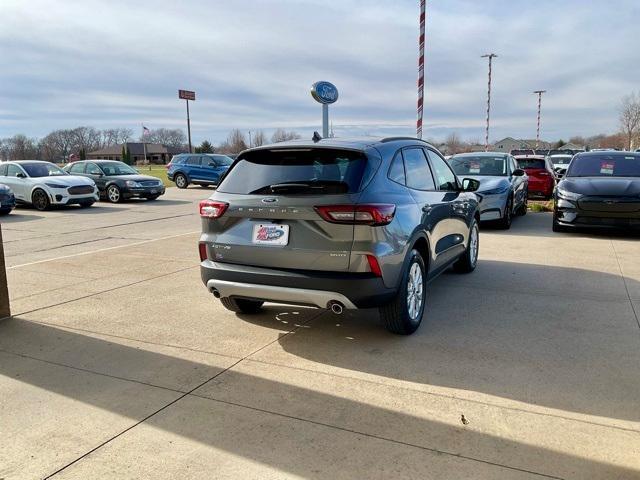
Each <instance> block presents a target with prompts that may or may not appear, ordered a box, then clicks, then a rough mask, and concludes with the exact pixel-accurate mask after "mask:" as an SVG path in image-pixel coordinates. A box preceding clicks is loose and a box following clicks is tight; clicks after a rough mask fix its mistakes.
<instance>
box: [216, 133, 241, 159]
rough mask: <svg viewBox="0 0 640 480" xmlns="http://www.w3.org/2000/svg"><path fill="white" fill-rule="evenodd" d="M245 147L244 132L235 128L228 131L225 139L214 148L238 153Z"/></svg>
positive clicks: (223, 151)
mask: <svg viewBox="0 0 640 480" xmlns="http://www.w3.org/2000/svg"><path fill="white" fill-rule="evenodd" d="M247 148H248V145H247V139H246V138H245V136H244V133H242V132H241V131H240V130H238V129H237V128H236V129H234V130H231V132H229V135H228V136H227V139H226V140H225V141H224V142H222V143H221V144H220V146H219V147H218V148H217V149H216V150H217V151H219V152H220V153H239V152H241V151H242V150H246V149H247Z"/></svg>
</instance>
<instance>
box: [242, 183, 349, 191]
mask: <svg viewBox="0 0 640 480" xmlns="http://www.w3.org/2000/svg"><path fill="white" fill-rule="evenodd" d="M348 191H349V185H347V184H346V183H345V182H340V181H333V180H317V181H311V182H286V183H274V184H272V185H267V186H265V187H262V188H259V189H257V190H254V191H253V192H251V193H253V194H269V193H313V192H322V193H347V192H348Z"/></svg>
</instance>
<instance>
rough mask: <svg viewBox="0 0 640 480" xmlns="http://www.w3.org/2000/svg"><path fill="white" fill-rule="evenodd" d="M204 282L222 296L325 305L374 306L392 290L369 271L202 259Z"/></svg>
mask: <svg viewBox="0 0 640 480" xmlns="http://www.w3.org/2000/svg"><path fill="white" fill-rule="evenodd" d="M200 273H201V276H202V281H203V283H204V284H205V285H206V286H207V288H208V289H209V290H210V291H211V292H212V293H213V290H214V289H215V290H217V291H218V293H219V295H220V296H221V297H237V298H250V299H256V300H264V301H270V302H277V303H287V304H292V305H307V306H313V307H318V308H327V304H328V303H329V302H330V301H338V302H340V303H342V304H343V305H344V307H345V308H348V309H354V308H374V307H378V306H381V305H384V304H386V303H388V302H389V301H391V299H392V298H393V297H394V295H395V294H396V290H395V289H390V288H386V287H385V286H384V284H383V282H382V278H380V277H376V276H374V275H373V274H371V273H349V272H318V271H309V270H280V269H271V268H263V267H250V266H245V265H235V264H230V263H219V262H213V261H211V260H205V261H203V262H202V263H201V264H200Z"/></svg>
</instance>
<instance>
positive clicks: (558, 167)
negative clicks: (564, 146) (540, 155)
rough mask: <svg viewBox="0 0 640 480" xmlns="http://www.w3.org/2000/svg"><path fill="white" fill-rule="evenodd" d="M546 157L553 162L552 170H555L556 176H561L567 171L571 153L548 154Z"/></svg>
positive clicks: (571, 156)
mask: <svg viewBox="0 0 640 480" xmlns="http://www.w3.org/2000/svg"><path fill="white" fill-rule="evenodd" d="M548 158H549V160H551V163H553V171H554V172H556V177H557V178H562V177H564V174H565V173H567V168H569V164H570V163H571V159H572V158H573V155H565V154H557V155H550V156H549V157H548Z"/></svg>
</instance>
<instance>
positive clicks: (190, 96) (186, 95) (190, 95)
mask: <svg viewBox="0 0 640 480" xmlns="http://www.w3.org/2000/svg"><path fill="white" fill-rule="evenodd" d="M178 98H181V99H183V100H185V101H186V103H187V135H188V137H189V153H192V150H191V119H190V118H189V100H191V101H195V100H196V92H192V91H191V90H178Z"/></svg>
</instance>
